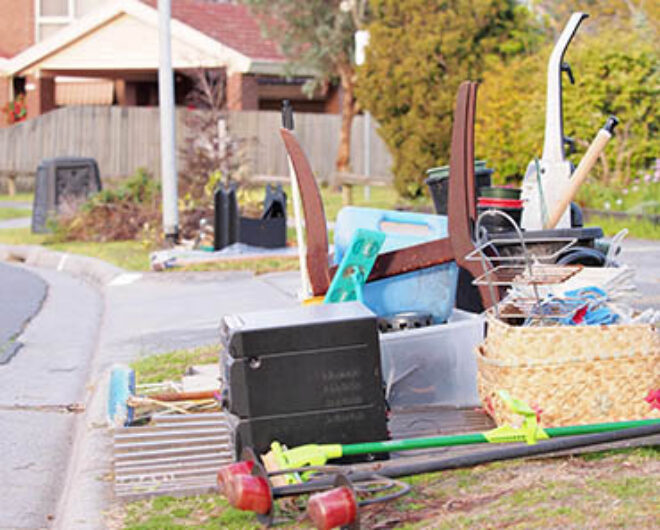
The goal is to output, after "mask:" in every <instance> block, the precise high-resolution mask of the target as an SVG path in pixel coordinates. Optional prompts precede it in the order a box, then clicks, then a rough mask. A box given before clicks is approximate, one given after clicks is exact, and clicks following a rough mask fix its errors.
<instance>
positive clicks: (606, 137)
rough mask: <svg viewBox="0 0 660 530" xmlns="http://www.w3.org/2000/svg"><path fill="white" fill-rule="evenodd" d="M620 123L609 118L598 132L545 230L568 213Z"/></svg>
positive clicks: (553, 225) (613, 117)
mask: <svg viewBox="0 0 660 530" xmlns="http://www.w3.org/2000/svg"><path fill="white" fill-rule="evenodd" d="M618 123H619V120H618V119H617V118H616V117H615V116H610V117H609V118H607V122H606V123H605V125H604V126H603V128H602V129H601V130H600V131H598V134H596V138H594V140H593V142H591V145H590V146H589V149H587V152H586V153H585V154H584V156H583V157H582V160H580V163H579V164H578V167H577V169H576V170H575V172H574V173H573V176H572V177H571V179H570V180H569V181H568V183H567V184H566V187H565V188H564V189H563V190H562V195H561V196H560V197H559V200H558V201H557V203H556V204H555V206H554V208H553V209H552V210H551V212H552V213H551V214H550V217H549V219H548V221H547V223H546V224H545V226H544V228H546V229H552V228H554V227H555V226H557V223H558V222H559V220H560V219H561V216H562V215H563V214H564V211H566V208H568V207H569V205H570V204H571V201H572V200H573V197H575V194H576V193H577V192H578V190H579V189H580V186H581V185H582V183H583V182H584V181H585V179H586V178H587V175H589V171H590V170H591V168H593V167H594V165H595V164H596V161H597V160H598V157H599V156H600V154H601V153H602V152H603V150H604V149H605V146H606V145H607V142H609V141H610V138H612V135H613V134H614V128H615V127H616V126H617V124H618Z"/></svg>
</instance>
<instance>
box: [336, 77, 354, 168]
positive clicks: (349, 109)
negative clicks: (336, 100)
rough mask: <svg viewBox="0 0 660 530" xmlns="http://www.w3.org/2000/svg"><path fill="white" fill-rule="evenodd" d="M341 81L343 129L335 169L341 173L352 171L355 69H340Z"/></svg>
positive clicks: (340, 131) (340, 134)
mask: <svg viewBox="0 0 660 530" xmlns="http://www.w3.org/2000/svg"><path fill="white" fill-rule="evenodd" d="M339 78H340V80H341V87H342V98H341V128H340V130H339V150H338V151H337V160H336V161H335V167H336V169H337V171H338V172H339V173H345V172H348V171H350V166H351V126H352V125H353V117H354V116H355V101H354V99H355V98H354V97H353V90H354V82H353V68H351V67H350V66H349V65H344V66H342V67H340V68H339Z"/></svg>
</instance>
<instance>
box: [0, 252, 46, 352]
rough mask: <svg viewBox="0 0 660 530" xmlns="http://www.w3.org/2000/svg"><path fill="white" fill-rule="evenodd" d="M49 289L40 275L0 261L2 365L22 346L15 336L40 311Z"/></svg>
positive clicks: (0, 341)
mask: <svg viewBox="0 0 660 530" xmlns="http://www.w3.org/2000/svg"><path fill="white" fill-rule="evenodd" d="M46 291H47V285H46V282H45V281H44V280H42V279H41V278H40V277H39V276H37V275H36V274H33V273H31V272H29V271H26V270H25V269H21V268H19V267H15V266H12V265H6V264H3V263H0V365H3V364H6V363H8V362H9V361H10V359H11V358H12V357H13V355H14V354H15V353H16V352H17V351H18V350H19V349H20V347H21V342H20V341H17V340H15V337H16V336H18V335H19V333H20V332H21V331H22V330H23V328H24V326H25V325H26V324H27V322H28V321H29V320H30V319H31V318H32V317H33V316H34V315H36V314H37V312H38V311H39V308H40V307H41V304H42V303H43V301H44V298H46Z"/></svg>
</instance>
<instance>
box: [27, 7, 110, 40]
mask: <svg viewBox="0 0 660 530" xmlns="http://www.w3.org/2000/svg"><path fill="white" fill-rule="evenodd" d="M22 1H25V2H27V1H28V0H22ZM116 1H117V0H34V2H35V12H36V14H37V16H36V17H35V36H36V40H37V41H40V40H44V39H47V38H48V37H50V36H51V35H53V34H55V33H57V32H58V31H59V30H61V29H62V28H64V27H66V26H68V25H69V24H71V22H73V21H74V20H76V19H77V18H80V17H83V16H85V15H87V14H88V13H91V12H92V11H94V10H95V9H97V8H99V7H101V6H103V5H104V4H108V3H111V2H116Z"/></svg>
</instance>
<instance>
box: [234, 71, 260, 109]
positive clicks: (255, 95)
mask: <svg viewBox="0 0 660 530" xmlns="http://www.w3.org/2000/svg"><path fill="white" fill-rule="evenodd" d="M227 108H228V109H229V110H258V109H259V85H258V84H257V79H256V78H255V77H254V76H251V75H247V74H240V73H236V74H231V75H230V76H229V77H228V78H227Z"/></svg>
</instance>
